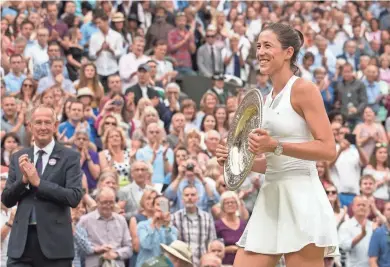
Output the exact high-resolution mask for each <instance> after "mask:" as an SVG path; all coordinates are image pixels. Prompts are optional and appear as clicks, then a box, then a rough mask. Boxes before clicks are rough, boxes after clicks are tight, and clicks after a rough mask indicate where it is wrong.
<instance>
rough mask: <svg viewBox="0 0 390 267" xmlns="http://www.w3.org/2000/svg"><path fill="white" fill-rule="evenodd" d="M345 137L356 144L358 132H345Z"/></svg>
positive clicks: (352, 143)
mask: <svg viewBox="0 0 390 267" xmlns="http://www.w3.org/2000/svg"><path fill="white" fill-rule="evenodd" d="M345 139H346V140H347V141H348V142H349V143H350V144H351V145H356V134H345Z"/></svg>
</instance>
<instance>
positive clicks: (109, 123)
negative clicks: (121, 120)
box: [104, 121, 116, 126]
mask: <svg viewBox="0 0 390 267" xmlns="http://www.w3.org/2000/svg"><path fill="white" fill-rule="evenodd" d="M104 125H113V126H116V123H115V122H109V121H106V122H105V123H104Z"/></svg>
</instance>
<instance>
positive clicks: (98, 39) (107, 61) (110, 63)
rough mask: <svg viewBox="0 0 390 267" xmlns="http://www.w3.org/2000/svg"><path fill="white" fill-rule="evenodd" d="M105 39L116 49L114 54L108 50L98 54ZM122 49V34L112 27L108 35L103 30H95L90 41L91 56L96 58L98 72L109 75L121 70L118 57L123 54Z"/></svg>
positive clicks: (93, 58)
mask: <svg viewBox="0 0 390 267" xmlns="http://www.w3.org/2000/svg"><path fill="white" fill-rule="evenodd" d="M104 41H106V42H107V43H108V45H109V46H110V48H111V49H112V50H114V55H113V54H112V53H111V52H109V51H108V50H104V51H102V52H101V53H100V55H99V56H98V55H97V54H96V53H97V52H98V51H99V50H100V48H101V47H102V44H103V42H104ZM122 51H123V38H122V35H121V34H120V33H118V32H116V31H114V30H112V29H109V30H108V33H107V35H104V34H103V33H102V32H101V31H97V32H95V33H94V34H93V35H92V37H91V39H90V41H89V56H90V58H91V59H92V60H95V65H96V69H97V73H98V74H99V75H102V76H109V75H111V74H113V73H115V72H117V71H118V70H119V66H118V59H119V58H120V56H121V55H122Z"/></svg>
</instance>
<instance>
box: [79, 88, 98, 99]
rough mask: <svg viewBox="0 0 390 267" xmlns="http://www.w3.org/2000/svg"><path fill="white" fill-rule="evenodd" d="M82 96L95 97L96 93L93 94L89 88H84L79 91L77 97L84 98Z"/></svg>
mask: <svg viewBox="0 0 390 267" xmlns="http://www.w3.org/2000/svg"><path fill="white" fill-rule="evenodd" d="M82 96H90V97H94V93H93V92H92V90H91V89H89V87H83V88H80V89H78V90H77V97H82Z"/></svg>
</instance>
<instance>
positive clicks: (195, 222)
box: [172, 209, 217, 266]
mask: <svg viewBox="0 0 390 267" xmlns="http://www.w3.org/2000/svg"><path fill="white" fill-rule="evenodd" d="M172 223H173V225H174V226H175V227H176V228H177V230H178V238H177V239H178V240H181V241H183V242H185V243H187V244H188V245H189V246H190V247H191V250H192V262H193V264H194V266H199V263H200V258H201V256H202V255H203V254H205V253H207V247H208V245H209V243H210V242H211V241H213V240H215V239H217V235H216V233H215V226H214V220H213V218H212V216H211V215H210V214H209V213H207V212H205V211H202V210H200V209H197V212H196V213H195V214H188V213H187V212H186V210H185V209H181V210H178V211H177V212H175V213H174V214H173V215H172Z"/></svg>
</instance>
